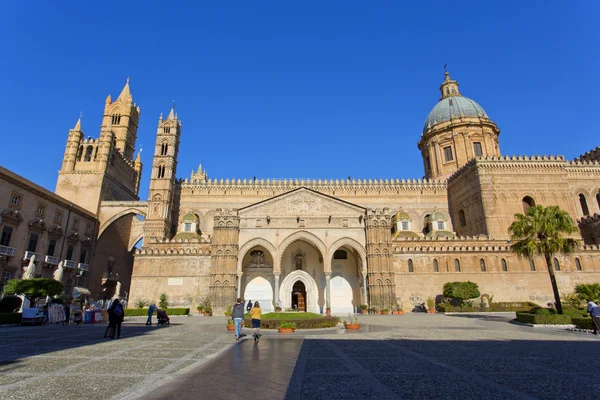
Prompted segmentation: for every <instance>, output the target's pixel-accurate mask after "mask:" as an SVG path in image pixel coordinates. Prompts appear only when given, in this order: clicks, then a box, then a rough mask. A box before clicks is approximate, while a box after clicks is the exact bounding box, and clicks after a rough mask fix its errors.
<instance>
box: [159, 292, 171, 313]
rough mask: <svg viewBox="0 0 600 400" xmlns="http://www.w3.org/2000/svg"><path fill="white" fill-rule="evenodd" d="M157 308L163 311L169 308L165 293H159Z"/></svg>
mask: <svg viewBox="0 0 600 400" xmlns="http://www.w3.org/2000/svg"><path fill="white" fill-rule="evenodd" d="M158 307H159V308H161V309H163V310H164V309H165V308H167V307H169V300H168V299H167V294H166V293H161V295H160V300H159V301H158Z"/></svg>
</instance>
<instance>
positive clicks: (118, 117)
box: [112, 114, 121, 125]
mask: <svg viewBox="0 0 600 400" xmlns="http://www.w3.org/2000/svg"><path fill="white" fill-rule="evenodd" d="M120 123H121V115H119V114H115V115H113V116H112V124H113V125H119V124H120Z"/></svg>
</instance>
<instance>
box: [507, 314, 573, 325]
mask: <svg viewBox="0 0 600 400" xmlns="http://www.w3.org/2000/svg"><path fill="white" fill-rule="evenodd" d="M517 321H519V322H522V323H525V324H539V325H570V324H571V323H572V322H571V317H570V316H569V315H565V314H530V313H525V312H518V313H517Z"/></svg>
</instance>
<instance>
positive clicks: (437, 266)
mask: <svg viewBox="0 0 600 400" xmlns="http://www.w3.org/2000/svg"><path fill="white" fill-rule="evenodd" d="M433 272H440V265H439V264H438V260H433Z"/></svg>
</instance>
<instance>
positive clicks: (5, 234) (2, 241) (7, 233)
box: [0, 225, 13, 246]
mask: <svg viewBox="0 0 600 400" xmlns="http://www.w3.org/2000/svg"><path fill="white" fill-rule="evenodd" d="M12 233H13V228H11V227H10V226H6V225H5V226H4V227H3V228H2V238H0V246H10V238H11V236H12Z"/></svg>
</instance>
